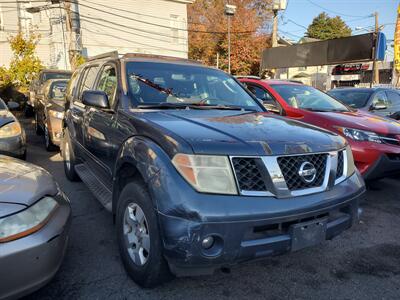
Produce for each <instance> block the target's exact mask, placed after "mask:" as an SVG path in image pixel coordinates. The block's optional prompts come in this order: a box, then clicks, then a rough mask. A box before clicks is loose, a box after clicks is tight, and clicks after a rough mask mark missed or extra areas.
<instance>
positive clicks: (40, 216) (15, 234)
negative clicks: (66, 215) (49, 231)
mask: <svg viewBox="0 0 400 300" xmlns="http://www.w3.org/2000/svg"><path fill="white" fill-rule="evenodd" d="M57 207H58V203H57V202H56V200H54V199H53V198H51V197H45V198H43V199H41V200H39V201H38V202H36V203H35V204H34V205H32V206H30V207H28V208H27V209H25V210H23V211H21V212H19V213H16V214H14V215H11V216H8V217H5V218H3V219H0V243H5V242H10V241H13V240H16V239H19V238H22V237H24V236H27V235H30V234H32V233H34V232H36V231H38V230H39V229H40V228H42V227H43V226H44V225H45V224H46V223H47V222H48V220H49V219H50V217H51V215H52V213H53V212H54V211H55V209H56V208H57Z"/></svg>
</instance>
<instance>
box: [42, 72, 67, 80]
mask: <svg viewBox="0 0 400 300" xmlns="http://www.w3.org/2000/svg"><path fill="white" fill-rule="evenodd" d="M69 78H71V74H70V73H44V74H43V81H47V80H49V79H69Z"/></svg>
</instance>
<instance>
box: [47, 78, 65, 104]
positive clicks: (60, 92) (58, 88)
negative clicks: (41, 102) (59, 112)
mask: <svg viewBox="0 0 400 300" xmlns="http://www.w3.org/2000/svg"><path fill="white" fill-rule="evenodd" d="M66 89H67V82H66V81H62V82H54V83H53V85H52V86H51V91H50V98H51V99H53V100H64V99H65V91H66Z"/></svg>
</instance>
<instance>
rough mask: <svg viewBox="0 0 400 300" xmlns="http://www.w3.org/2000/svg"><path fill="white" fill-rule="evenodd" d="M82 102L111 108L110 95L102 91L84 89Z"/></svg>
mask: <svg viewBox="0 0 400 300" xmlns="http://www.w3.org/2000/svg"><path fill="white" fill-rule="evenodd" d="M82 103H83V104H85V105H87V106H92V107H97V108H110V104H109V102H108V96H107V94H106V93H104V92H102V91H84V92H83V93H82Z"/></svg>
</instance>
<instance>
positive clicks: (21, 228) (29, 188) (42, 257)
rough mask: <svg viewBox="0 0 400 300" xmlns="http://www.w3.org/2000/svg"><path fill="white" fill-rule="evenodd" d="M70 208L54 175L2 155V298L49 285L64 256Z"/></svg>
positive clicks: (0, 203)
mask: <svg viewBox="0 0 400 300" xmlns="http://www.w3.org/2000/svg"><path fill="white" fill-rule="evenodd" d="M70 215H71V209H70V204H69V200H68V199H67V197H66V196H65V195H64V194H63V192H61V191H60V190H59V188H58V186H57V184H56V182H55V181H54V179H53V177H52V176H51V175H50V174H49V173H48V172H47V171H45V170H43V169H42V168H40V167H37V166H35V165H32V164H28V163H26V162H23V161H20V160H17V159H14V158H11V157H8V156H3V155H0V278H1V280H0V299H17V298H20V297H22V296H25V295H27V294H29V293H32V292H33V291H35V290H37V289H39V288H40V287H42V286H44V285H45V284H46V283H48V282H49V281H50V280H51V279H52V277H53V276H54V275H55V273H56V272H57V270H58V268H59V267H60V264H61V262H62V260H63V257H64V253H65V249H66V246H67V241H68V227H69V226H68V225H69V222H70Z"/></svg>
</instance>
